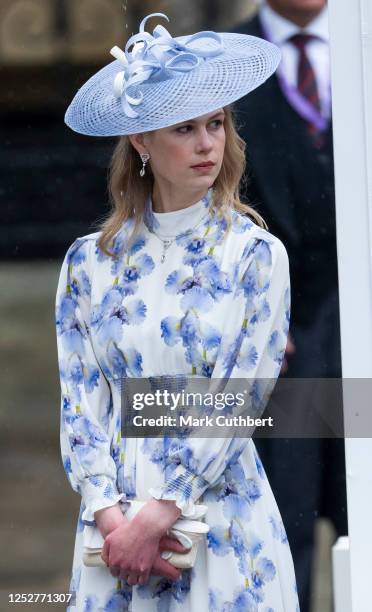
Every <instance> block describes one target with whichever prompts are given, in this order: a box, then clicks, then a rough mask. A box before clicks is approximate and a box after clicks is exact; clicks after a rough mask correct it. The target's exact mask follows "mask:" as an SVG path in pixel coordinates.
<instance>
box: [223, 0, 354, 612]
mask: <svg viewBox="0 0 372 612" xmlns="http://www.w3.org/2000/svg"><path fill="white" fill-rule="evenodd" d="M234 31H240V32H242V33H244V34H250V35H254V36H260V37H264V38H266V39H268V40H270V41H271V42H274V43H275V44H276V45H278V46H279V47H280V49H281V52H282V61H281V64H280V66H279V69H278V71H277V73H276V74H275V75H274V76H273V77H271V78H270V79H269V80H268V81H267V82H266V83H265V85H264V86H263V87H261V88H260V89H258V90H256V91H255V92H254V93H253V94H252V95H251V96H249V97H248V98H244V99H243V100H241V101H239V102H238V103H237V105H236V106H235V109H236V112H237V120H238V124H240V134H241V136H242V137H243V138H244V140H245V141H246V143H247V166H248V170H249V176H248V181H247V187H246V192H245V194H244V195H245V196H246V197H247V200H248V201H249V202H250V203H251V204H253V205H254V206H255V207H256V209H257V210H258V212H259V213H260V214H262V215H263V217H264V218H265V220H266V222H267V223H268V226H269V229H270V231H272V232H273V233H274V234H275V235H277V236H279V237H280V238H281V240H282V241H283V242H284V244H285V246H286V248H287V250H288V254H289V261H290V271H291V285H292V290H291V293H292V296H291V297H292V317H291V326H290V336H289V341H288V344H287V351H286V360H285V364H284V366H283V368H282V376H286V377H292V378H306V379H310V378H338V377H341V351H340V327H339V302H338V273H337V250H336V220H335V194H334V172H333V152H332V126H331V81H330V58H329V34H328V15H327V5H326V0H267V2H264V3H260V7H259V10H258V12H257V14H256V15H255V16H254V17H253V18H252V19H250V20H249V21H246V22H245V23H242V24H240V25H239V26H238V28H236V27H235V28H234ZM309 383H310V381H309ZM310 395H311V394H309V396H310ZM302 398H303V396H302ZM322 401H323V404H324V408H326V407H327V406H326V404H325V401H326V400H325V397H323V398H322ZM300 408H301V410H299V413H300V414H301V415H302V418H303V416H304V415H305V414H306V413H307V412H306V410H307V407H306V402H305V400H304V399H302V405H301V407H300ZM256 443H257V447H258V450H259V452H260V455H261V457H262V460H263V463H264V465H265V467H266V470H267V472H268V477H269V479H270V482H271V484H272V487H273V489H274V492H275V495H276V497H277V499H278V504H279V507H280V508H281V512H282V515H283V520H284V523H285V525H286V527H287V533H288V538H289V542H290V545H291V548H292V551H293V557H294V563H295V569H296V575H297V584H298V589H299V599H300V605H301V611H302V612H308V611H309V609H310V603H311V597H310V591H311V568H312V555H313V548H314V524H315V520H316V519H317V517H318V516H320V515H321V516H326V517H328V518H330V519H331V520H332V522H333V524H334V526H335V529H336V532H337V534H338V535H342V534H345V533H346V532H347V513H346V487H345V459H344V443H343V440H342V439H333V440H330V439H324V438H322V439H320V438H318V439H285V440H281V439H266V440H263V439H261V440H259V439H258V440H256ZM283 473H286V474H288V477H287V478H283ZM304 486H306V489H304V488H303V487H304Z"/></svg>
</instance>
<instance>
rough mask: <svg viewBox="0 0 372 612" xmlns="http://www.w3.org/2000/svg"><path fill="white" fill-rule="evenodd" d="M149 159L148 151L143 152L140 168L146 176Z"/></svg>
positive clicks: (141, 174) (141, 172)
mask: <svg viewBox="0 0 372 612" xmlns="http://www.w3.org/2000/svg"><path fill="white" fill-rule="evenodd" d="M149 159H150V155H149V154H148V153H142V154H141V161H142V168H141V170H140V176H145V167H146V164H147V162H148V161H149Z"/></svg>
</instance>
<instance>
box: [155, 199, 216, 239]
mask: <svg viewBox="0 0 372 612" xmlns="http://www.w3.org/2000/svg"><path fill="white" fill-rule="evenodd" d="M211 198H212V189H209V190H208V192H207V193H206V195H205V196H204V197H203V198H202V199H201V200H199V201H198V202H196V203H195V204H191V206H186V208H181V209H180V210H174V211H171V212H163V213H157V212H155V211H154V210H153V205H152V200H151V197H149V198H148V200H147V202H146V207H145V215H144V221H145V224H146V226H147V227H148V229H149V230H150V231H153V232H155V233H156V234H157V235H159V236H162V237H164V238H165V237H174V236H178V235H179V234H182V233H184V232H187V231H189V230H192V229H193V228H194V227H196V226H197V225H198V224H199V223H200V222H201V221H202V219H204V217H205V216H206V215H207V212H208V210H209V206H210V203H211Z"/></svg>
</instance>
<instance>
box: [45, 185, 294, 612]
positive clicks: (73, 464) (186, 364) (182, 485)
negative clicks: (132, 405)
mask: <svg viewBox="0 0 372 612" xmlns="http://www.w3.org/2000/svg"><path fill="white" fill-rule="evenodd" d="M212 197H213V194H212V192H211V191H209V192H208V194H207V195H206V196H205V197H204V198H203V199H201V200H200V201H199V202H197V203H196V204H193V205H191V206H189V207H187V208H185V209H181V210H178V211H174V212H169V213H155V212H154V211H153V210H152V204H151V200H149V201H148V202H147V205H146V213H145V216H144V222H143V223H142V225H141V228H140V232H139V234H138V235H137V237H136V239H135V241H134V242H133V243H132V244H131V246H130V247H129V248H126V249H125V251H124V252H123V253H122V254H121V255H120V252H121V249H122V247H123V245H125V241H126V238H127V236H128V235H129V233H130V232H131V230H132V228H133V225H132V220H130V221H128V222H127V223H125V224H123V226H122V228H121V230H120V231H119V232H118V233H117V234H116V236H115V239H114V242H113V249H114V251H115V253H118V254H119V256H118V257H117V258H116V259H112V258H110V257H108V256H106V255H105V254H103V253H102V252H101V251H100V249H99V247H98V243H97V241H98V238H99V233H94V234H90V235H88V236H84V237H82V238H78V239H77V240H76V241H75V242H74V244H73V245H72V246H71V247H70V249H69V250H68V252H67V254H66V257H65V260H64V262H63V265H62V270H61V274H60V279H59V284H58V291H57V303H56V323H57V340H58V356H59V368H60V379H61V390H62V403H61V406H62V408H61V449H62V458H63V463H64V467H65V471H66V473H67V476H68V478H69V481H70V483H71V485H72V487H73V489H74V490H76V491H78V492H79V493H80V495H81V498H82V500H81V510H80V515H79V518H78V523H77V532H76V541H75V552H74V560H73V570H72V578H71V585H70V591H71V593H72V598H71V602H70V604H69V607H68V610H70V611H77V612H96V611H97V612H98V611H110V612H113V611H119V610H120V611H132V612H155V611H156V612H207V611H209V612H298V610H299V607H298V599H297V592H296V581H295V574H294V569H293V563H292V557H291V553H290V549H289V545H288V540H287V536H286V533H285V529H284V526H283V523H282V520H281V517H280V513H279V510H278V507H277V504H276V502H275V499H274V496H273V494H272V491H271V488H270V485H269V483H268V480H267V477H266V474H265V471H264V468H263V466H262V463H261V461H260V458H259V456H258V454H257V451H256V449H255V446H254V443H253V441H252V439H251V438H249V437H247V438H244V439H242V438H230V439H229V438H227V439H223V438H214V439H212V438H195V437H193V438H192V439H191V437H190V438H187V437H184V438H166V437H164V438H147V439H144V438H137V439H135V438H129V437H127V438H124V437H123V436H122V435H121V422H120V421H121V405H120V404H121V394H120V381H121V380H122V379H123V378H125V377H138V378H141V377H153V376H155V377H162V376H170V375H176V376H177V375H186V376H197V377H206V378H211V379H213V378H226V377H230V378H233V377H235V378H240V379H243V378H245V379H248V378H250V379H254V380H257V381H259V380H263V381H264V380H266V379H270V378H271V379H272V378H276V377H277V376H278V374H279V370H280V365H281V361H282V358H283V354H284V349H285V345H286V336H287V332H288V324H289V277H288V259H287V254H286V251H285V249H284V247H283V245H282V244H281V242H280V241H279V240H278V239H277V238H275V237H274V236H272V235H271V234H270V233H268V232H267V231H265V230H263V229H261V228H259V227H258V226H257V225H255V224H254V223H253V222H252V221H250V220H249V219H248V218H247V217H245V216H243V215H241V214H239V213H238V212H236V211H234V210H233V211H231V225H230V228H228V226H227V225H226V220H225V219H224V218H223V217H221V216H220V215H219V214H216V213H215V209H214V207H213V203H212ZM175 235H176V236H177V237H176V239H175V240H174V241H173V242H172V243H171V245H170V246H169V248H168V249H167V251H166V255H165V258H164V257H162V255H163V243H162V241H161V240H160V239H159V236H161V237H166V236H173V237H174V236H175ZM224 237H225V239H224V240H223V238H224ZM162 260H163V261H162ZM283 477H285V475H284V474H283ZM151 496H153V497H156V498H158V499H172V500H176V503H177V505H178V506H179V507H180V508H181V509H182V512H183V514H184V515H185V516H186V515H190V513H191V514H192V512H193V506H194V503H196V502H198V503H204V504H206V505H207V507H208V512H207V514H206V517H205V520H206V522H207V523H208V525H209V526H210V531H209V533H208V534H207V536H205V537H204V540H203V541H202V542H201V543H200V544H199V548H198V553H197V559H196V564H195V565H194V567H193V568H192V569H188V570H183V571H182V576H181V577H180V579H179V580H177V581H176V582H172V581H169V580H167V579H166V578H162V577H155V576H153V577H151V579H150V582H149V583H148V584H147V585H144V586H133V587H132V586H129V585H128V584H127V583H126V582H125V581H120V580H117V579H115V578H113V577H112V576H111V574H110V573H109V570H108V569H107V568H105V567H87V566H85V565H84V564H83V562H82V549H83V531H84V528H85V525H86V524H88V525H92V524H93V525H94V512H95V511H96V510H98V509H101V508H105V507H108V506H112V505H113V504H115V503H117V502H120V503H122V502H123V501H124V500H126V499H127V500H130V499H134V498H136V499H140V500H146V499H150V498H151ZM97 529H98V528H97Z"/></svg>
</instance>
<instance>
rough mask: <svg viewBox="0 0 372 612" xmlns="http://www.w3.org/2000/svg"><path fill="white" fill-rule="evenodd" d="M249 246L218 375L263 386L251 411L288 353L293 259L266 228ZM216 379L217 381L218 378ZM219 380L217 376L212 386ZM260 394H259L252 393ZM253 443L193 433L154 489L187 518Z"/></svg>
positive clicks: (175, 450) (176, 448) (173, 451)
mask: <svg viewBox="0 0 372 612" xmlns="http://www.w3.org/2000/svg"><path fill="white" fill-rule="evenodd" d="M258 236H259V237H258V238H254V239H252V240H250V241H249V243H248V244H247V246H246V248H245V250H244V253H243V257H242V259H241V262H240V263H239V265H238V266H237V271H236V290H235V294H234V299H233V306H232V309H231V316H230V320H229V322H228V325H227V326H226V329H224V334H223V337H222V339H221V342H220V345H219V349H218V354H217V359H216V362H215V366H214V369H213V372H212V376H211V378H212V379H232V378H239V379H250V386H251V387H252V385H255V386H256V388H257V389H258V390H259V393H258V395H259V398H260V400H257V398H256V400H257V402H256V400H253V399H252V404H253V401H255V405H252V406H249V408H252V411H251V414H253V413H254V414H255V416H258V414H257V413H258V410H257V405H259V408H260V410H259V412H261V413H262V412H263V410H264V408H265V405H266V403H267V400H268V398H269V396H270V392H271V390H272V388H273V386H274V383H275V380H276V378H277V377H278V375H279V372H280V366H281V362H282V359H283V356H284V351H285V346H286V340H287V333H288V326H289V300H290V291H289V271H288V257H287V253H286V250H285V248H284V246H283V244H282V243H281V242H280V241H279V240H277V239H276V238H274V237H273V236H271V235H270V234H267V233H266V232H264V231H262V232H261V231H260V232H259V234H258ZM214 382H216V381H214ZM212 386H213V380H211V387H212ZM252 397H254V394H252ZM247 443H248V437H246V438H234V437H231V435H230V437H229V436H226V437H225V438H211V437H209V438H207V437H206V438H200V437H189V438H186V439H185V440H184V441H183V442H181V443H179V442H178V441H177V443H176V444H173V445H172V444H171V445H170V449H169V451H168V452H169V457H168V459H169V462H170V463H172V464H174V466H175V468H174V469H173V471H172V473H171V475H170V477H169V478H167V480H166V482H165V484H164V485H163V486H162V487H158V488H153V489H150V494H151V495H152V496H153V497H155V498H157V499H172V500H175V501H176V504H177V506H179V507H180V508H181V509H182V512H183V514H184V515H185V516H187V515H189V514H192V513H193V512H194V502H196V501H197V499H198V498H199V497H200V496H201V495H202V494H203V492H204V491H205V490H206V489H207V488H208V487H210V486H213V484H214V483H216V482H217V480H218V478H219V477H220V476H221V474H222V473H223V471H224V470H225V468H226V466H227V465H228V463H229V462H230V461H231V460H232V459H233V458H237V457H238V456H239V455H240V453H241V452H242V451H243V450H244V447H245V446H246V445H247Z"/></svg>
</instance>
